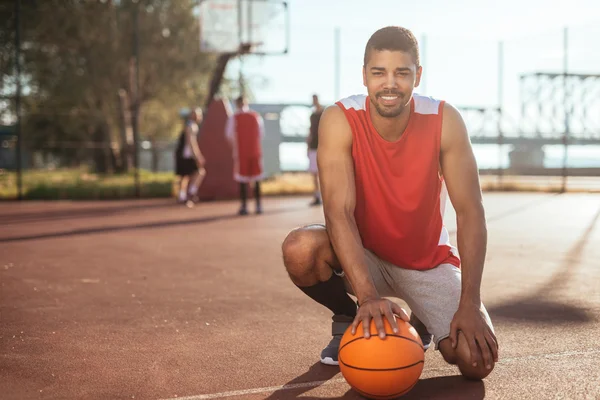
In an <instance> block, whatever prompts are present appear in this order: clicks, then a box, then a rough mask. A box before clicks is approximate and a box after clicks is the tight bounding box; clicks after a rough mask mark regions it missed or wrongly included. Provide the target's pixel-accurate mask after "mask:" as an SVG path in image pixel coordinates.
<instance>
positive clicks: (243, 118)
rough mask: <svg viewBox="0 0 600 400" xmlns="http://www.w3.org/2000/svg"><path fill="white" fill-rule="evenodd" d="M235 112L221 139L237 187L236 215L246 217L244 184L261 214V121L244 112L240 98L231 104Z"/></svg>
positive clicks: (243, 101)
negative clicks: (229, 150) (230, 157)
mask: <svg viewBox="0 0 600 400" xmlns="http://www.w3.org/2000/svg"><path fill="white" fill-rule="evenodd" d="M235 104H236V112H235V114H234V115H232V116H231V117H229V119H228V121H227V124H226V126H225V136H226V137H227V139H228V140H229V142H230V143H231V147H232V150H233V160H234V179H235V180H236V181H237V182H239V184H240V200H241V207H240V210H239V212H238V214H239V215H247V214H248V207H247V199H248V184H250V183H253V184H254V199H255V201H256V213H257V214H261V213H262V205H261V194H260V181H261V180H262V178H263V161H262V143H261V141H262V138H263V137H264V135H265V129H264V123H263V119H262V117H261V116H260V115H259V114H258V113H256V112H254V111H251V110H250V109H249V108H248V103H247V101H246V99H245V97H244V96H243V95H242V96H240V97H238V98H237V99H236V101H235Z"/></svg>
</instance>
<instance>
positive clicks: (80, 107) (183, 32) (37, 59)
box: [0, 0, 215, 172]
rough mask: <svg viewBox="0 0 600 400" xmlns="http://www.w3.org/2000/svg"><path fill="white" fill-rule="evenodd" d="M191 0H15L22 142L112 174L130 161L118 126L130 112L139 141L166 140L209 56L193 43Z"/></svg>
mask: <svg viewBox="0 0 600 400" xmlns="http://www.w3.org/2000/svg"><path fill="white" fill-rule="evenodd" d="M9 3H10V4H9ZM196 6H197V0H139V1H137V2H136V1H135V0H121V1H117V0H44V1H40V0H36V1H34V0H22V16H21V20H22V22H23V23H22V43H23V46H22V54H23V60H22V62H23V78H24V80H23V82H24V85H25V87H26V93H25V97H24V102H23V103H24V104H23V133H24V136H25V138H26V141H25V143H26V144H27V145H28V147H30V148H31V149H32V150H37V151H41V152H43V153H46V154H53V155H59V156H61V159H62V160H63V161H64V162H65V163H67V164H77V163H84V162H89V160H93V163H92V164H93V166H94V168H96V169H97V170H98V171H100V172H112V171H116V170H125V169H127V168H128V167H129V166H131V163H130V162H128V158H129V159H130V157H128V156H127V155H128V154H129V155H131V150H132V148H131V134H128V132H129V133H130V132H131V124H132V122H135V120H136V118H139V127H140V136H141V138H142V139H143V138H146V139H149V140H152V141H156V140H159V139H170V138H173V136H174V135H175V134H176V129H177V128H178V127H179V126H178V125H179V117H178V112H177V111H178V109H179V108H181V107H184V106H190V105H196V104H201V103H202V101H203V96H204V95H205V92H206V88H207V85H208V81H209V76H210V72H211V70H212V68H213V65H214V62H215V60H214V57H213V56H209V55H206V54H202V53H200V52H199V50H198V43H197V41H198V20H197V18H196V17H195V15H194V8H195V7H196ZM13 11H14V6H13V2H12V1H6V0H3V1H2V2H1V3H0V16H3V17H6V18H3V21H5V22H4V23H3V24H2V25H1V27H0V28H1V29H0V46H2V47H1V48H2V52H1V55H0V74H1V79H0V84H1V85H2V86H0V93H2V94H9V93H10V91H11V89H12V86H11V85H12V82H14V73H13V68H12V66H13V65H14V59H13V56H12V54H14V46H13V43H14V12H13ZM135 18H137V32H138V36H137V38H138V49H139V76H137V75H136V72H137V70H136V68H135V67H136V65H135V61H136V60H135V58H134V54H135V52H134V50H135V48H134V45H135V43H134V38H135V35H134V34H135V32H136V30H135V28H136V25H135V23H134V22H136V21H135ZM136 77H137V82H139V92H137V93H136V90H135V89H136V87H137V85H136V79H135V78H136ZM138 95H139V96H138ZM138 110H139V115H138ZM157 121H159V122H157Z"/></svg>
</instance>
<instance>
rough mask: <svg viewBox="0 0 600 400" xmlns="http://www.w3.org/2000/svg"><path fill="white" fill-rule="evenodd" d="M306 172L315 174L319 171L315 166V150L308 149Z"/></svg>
mask: <svg viewBox="0 0 600 400" xmlns="http://www.w3.org/2000/svg"><path fill="white" fill-rule="evenodd" d="M308 172H310V173H313V174H316V173H318V172H319V169H318V166H317V150H316V149H308Z"/></svg>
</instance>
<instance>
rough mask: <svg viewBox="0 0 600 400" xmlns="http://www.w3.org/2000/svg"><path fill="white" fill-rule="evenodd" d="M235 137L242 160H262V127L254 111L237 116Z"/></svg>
mask: <svg viewBox="0 0 600 400" xmlns="http://www.w3.org/2000/svg"><path fill="white" fill-rule="evenodd" d="M235 135H236V140H237V148H238V157H239V158H240V159H242V158H243V159H247V158H260V157H261V156H262V151H261V146H260V140H261V138H260V125H259V123H258V116H257V114H256V113H255V112H254V111H247V112H241V113H237V114H235Z"/></svg>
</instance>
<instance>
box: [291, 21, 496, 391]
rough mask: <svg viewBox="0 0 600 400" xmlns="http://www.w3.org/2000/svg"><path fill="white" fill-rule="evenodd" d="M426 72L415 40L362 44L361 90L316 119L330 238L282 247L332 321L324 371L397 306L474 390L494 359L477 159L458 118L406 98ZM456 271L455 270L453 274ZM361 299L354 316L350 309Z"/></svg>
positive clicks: (376, 39)
mask: <svg viewBox="0 0 600 400" xmlns="http://www.w3.org/2000/svg"><path fill="white" fill-rule="evenodd" d="M421 73H422V68H421V66H420V63H419V51H418V45H417V41H416V39H415V37H414V35H413V34H412V33H411V32H410V31H409V30H407V29H404V28H400V27H386V28H383V29H380V30H379V31H377V32H375V33H374V34H373V36H371V38H370V39H369V41H368V43H367V46H366V49H365V55H364V65H363V83H364V85H365V86H366V88H367V92H368V96H352V97H349V98H346V99H343V100H341V101H339V102H338V103H336V105H334V106H331V107H328V108H327V109H326V110H325V112H324V113H323V117H322V118H321V121H320V127H319V150H318V163H319V177H320V180H321V190H322V193H323V206H324V213H325V221H326V227H323V226H320V225H312V226H306V227H303V228H299V229H296V230H294V231H292V232H291V233H290V234H289V235H288V237H287V238H286V239H285V241H284V243H283V246H282V247H283V256H284V263H285V267H286V269H287V271H288V274H289V276H290V278H291V280H292V282H293V283H294V284H296V286H298V287H299V288H300V289H301V290H302V291H303V292H304V293H306V294H307V295H308V296H310V297H311V298H313V299H314V300H315V301H317V302H319V303H320V304H322V305H324V306H326V307H327V308H329V309H330V310H331V311H332V312H333V314H334V317H333V325H332V326H333V335H334V337H333V339H332V340H331V342H330V343H329V345H328V346H327V347H326V348H325V349H324V350H323V352H322V353H321V361H322V362H324V363H328V364H337V352H338V347H339V340H340V338H341V335H342V334H343V332H344V330H345V329H346V328H347V327H348V326H352V330H353V331H354V332H355V331H356V328H357V326H358V324H359V323H361V322H362V324H363V328H366V329H364V333H363V334H364V336H365V337H366V338H368V337H369V336H370V333H369V331H368V326H369V324H370V321H371V320H374V322H375V325H376V327H377V329H378V335H379V336H380V337H385V330H384V329H383V320H382V318H387V319H388V320H389V321H390V324H391V325H392V327H393V328H395V329H397V322H396V320H395V317H394V315H397V316H398V317H399V318H401V319H403V320H405V321H408V320H409V318H408V316H407V315H406V313H405V312H404V310H402V309H401V308H400V307H399V306H398V305H397V304H396V303H393V302H391V301H390V300H388V299H387V298H386V297H398V298H401V299H403V300H404V301H405V302H406V303H407V304H408V306H409V307H410V309H411V311H412V313H413V314H414V316H415V317H418V319H419V320H420V321H422V322H423V324H424V325H425V326H426V327H427V330H428V331H429V332H431V334H433V335H434V340H435V344H436V348H437V349H438V350H440V352H441V353H442V355H443V357H444V359H445V360H446V361H447V362H448V363H451V364H456V365H458V367H459V369H460V371H461V372H462V374H463V375H464V376H465V377H467V378H470V379H482V378H484V377H485V376H487V375H488V374H489V373H490V372H491V371H492V369H493V368H494V363H495V362H496V361H497V360H498V344H497V340H496V337H495V335H494V332H493V328H492V325H491V321H490V320H489V316H488V314H487V311H486V310H485V308H484V306H483V304H482V302H481V297H480V285H481V277H482V272H483V264H484V259H485V252H486V242H487V230H486V223H485V214H484V209H483V205H482V196H481V189H480V185H479V177H478V170H477V165H476V162H475V158H474V156H473V151H472V148H471V144H470V141H469V136H468V134H467V130H466V127H465V125H464V123H463V120H462V118H461V116H460V114H459V112H458V111H457V110H456V109H455V108H454V107H452V106H450V105H449V104H446V103H444V102H443V101H438V100H435V99H432V98H429V97H423V96H418V95H413V90H414V88H415V87H417V86H418V85H419V81H420V79H421ZM444 183H445V186H446V187H447V191H448V194H449V195H450V199H451V200H452V204H453V205H454V208H455V210H456V215H457V225H458V250H459V251H460V256H461V259H462V260H460V259H459V258H458V253H457V252H456V249H455V248H453V247H452V246H451V245H450V241H449V237H448V232H447V231H446V229H445V227H444V225H443V221H442V218H443V209H444V205H445V194H446V191H445V188H444ZM459 267H460V269H459ZM347 292H348V293H350V294H353V295H354V296H355V297H356V299H357V301H358V302H357V304H358V310H357V307H356V304H355V303H354V301H353V299H352V298H351V297H349V296H348V294H347Z"/></svg>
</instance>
